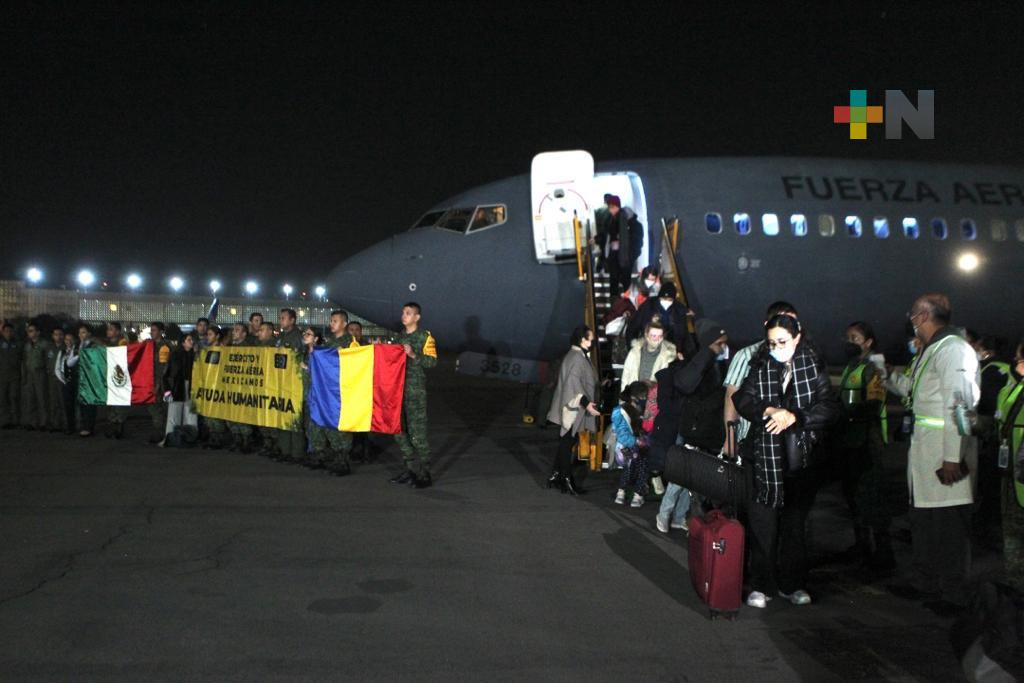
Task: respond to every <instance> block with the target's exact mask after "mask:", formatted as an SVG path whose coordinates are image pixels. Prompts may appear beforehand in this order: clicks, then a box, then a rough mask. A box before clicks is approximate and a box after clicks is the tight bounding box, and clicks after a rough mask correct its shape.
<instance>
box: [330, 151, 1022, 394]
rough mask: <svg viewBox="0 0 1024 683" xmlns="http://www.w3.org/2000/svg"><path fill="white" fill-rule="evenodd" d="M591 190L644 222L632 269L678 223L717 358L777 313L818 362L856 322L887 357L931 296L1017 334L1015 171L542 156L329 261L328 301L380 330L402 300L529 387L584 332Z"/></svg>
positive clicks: (697, 304) (652, 258)
mask: <svg viewBox="0 0 1024 683" xmlns="http://www.w3.org/2000/svg"><path fill="white" fill-rule="evenodd" d="M605 193H611V194H615V195H618V196H619V197H620V198H621V200H622V205H623V206H629V207H631V208H632V209H633V210H634V211H635V212H636V213H637V215H638V218H639V220H640V222H641V223H642V224H643V225H644V226H645V230H646V233H647V234H646V239H645V240H644V252H643V254H642V255H641V257H640V259H638V262H637V263H636V264H635V265H636V268H637V269H639V268H640V267H641V266H644V265H647V264H649V263H655V262H657V261H658V255H659V254H660V253H661V247H662V238H663V232H662V228H661V225H662V221H663V219H671V218H678V220H679V225H680V231H679V237H678V241H677V244H676V249H675V251H674V253H675V258H676V261H677V264H678V265H677V267H678V270H679V272H680V276H681V280H682V284H683V287H684V290H685V292H686V294H687V297H688V303H689V305H690V307H691V308H692V309H693V310H694V311H695V312H696V314H697V315H698V316H704V317H709V318H713V319H715V320H717V321H718V322H720V323H721V324H722V325H723V326H724V327H725V328H726V330H727V331H728V332H729V334H730V337H731V339H732V340H733V342H734V345H735V343H736V342H739V341H741V340H753V339H755V338H757V337H759V335H760V333H761V330H760V324H761V321H762V319H763V315H764V309H765V307H766V306H767V305H768V304H769V303H770V302H772V301H775V300H778V299H785V300H787V301H791V302H793V303H794V304H795V305H796V306H797V308H798V309H799V310H800V314H801V319H802V321H803V322H804V324H805V326H806V329H807V330H808V331H809V334H810V335H812V336H813V338H814V339H815V342H816V344H817V345H818V346H819V347H820V348H822V349H823V350H824V351H825V353H826V354H827V355H828V356H829V359H830V360H831V361H833V362H839V361H841V359H842V343H843V340H844V334H845V328H846V326H847V325H848V324H849V323H850V322H852V321H855V320H866V321H868V322H870V323H871V324H872V325H873V326H874V328H875V330H876V333H877V334H878V336H879V338H880V342H881V347H882V349H883V350H886V351H888V352H889V353H890V354H894V355H898V351H899V350H901V349H903V348H904V347H905V344H906V341H907V331H906V312H907V310H908V309H909V308H910V306H911V303H912V302H913V300H914V299H915V297H917V296H918V295H919V294H922V293H925V292H932V291H939V292H945V293H947V294H948V295H949V296H950V298H951V300H952V303H953V319H954V323H955V324H959V325H964V326H968V327H973V328H976V329H978V330H981V331H984V332H989V333H993V334H1000V335H1003V336H1005V337H1007V338H1008V339H1010V340H1015V339H1019V338H1020V335H1021V334H1022V333H1024V321H1022V311H1024V308H1022V306H1021V305H1020V302H1021V301H1024V277H1021V272H1022V271H1021V266H1022V264H1024V169H1022V168H1015V167H998V166H980V165H959V164H955V165H954V164H936V163H915V162H902V161H855V160H849V159H813V158H785V157H764V158H695V159H641V160H635V161H614V162H607V163H602V164H600V165H599V166H598V167H596V168H595V165H594V160H593V158H592V157H591V155H590V154H589V153H587V152H585V151H579V150H577V151H566V152H548V153H544V154H540V155H538V156H536V157H535V158H534V160H533V165H532V169H531V173H530V174H528V175H527V174H523V175H518V176H514V177H511V178H506V179H504V180H499V181H497V182H493V183H489V184H486V185H482V186H480V187H476V188H473V189H471V190H468V191H466V192H464V193H463V194H460V195H458V196H455V197H452V198H451V199H448V200H446V201H444V202H441V203H439V204H437V205H436V206H434V207H433V208H431V209H430V210H429V211H427V212H426V213H425V214H424V215H423V216H422V217H421V218H420V219H419V220H418V221H416V223H415V224H414V225H413V226H412V227H411V229H409V230H407V231H405V232H401V233H398V234H396V235H394V236H392V237H390V238H388V239H387V240H384V241H382V242H380V243H378V244H376V245H374V246H372V247H370V248H368V249H366V250H364V251H362V252H360V253H358V254H356V255H354V256H352V257H351V258H348V259H346V260H345V261H344V262H342V263H341V264H339V265H338V266H337V267H336V268H335V269H334V271H333V272H332V274H331V276H330V279H329V284H330V286H331V290H332V291H333V292H337V293H338V295H339V298H340V300H341V301H342V303H343V304H344V305H345V306H348V307H350V308H351V309H352V310H353V311H354V312H355V313H357V314H358V315H361V316H363V317H365V318H367V319H369V320H374V321H381V322H383V321H390V320H393V319H395V318H396V317H397V313H398V310H399V309H400V307H401V305H402V304H403V303H404V302H406V301H410V300H415V301H417V302H419V303H420V304H421V306H422V307H423V321H424V324H425V325H426V327H427V328H429V329H430V330H431V332H432V333H433V334H434V336H435V338H436V339H437V341H438V344H439V346H440V347H441V348H447V349H451V350H456V351H468V352H474V353H479V354H486V355H487V356H488V357H490V358H491V359H492V362H491V363H490V364H488V367H487V368H485V370H486V371H487V373H489V374H492V375H494V376H499V377H502V376H504V377H506V378H508V379H519V380H520V381H529V380H528V379H527V380H523V379H522V377H523V376H524V375H532V370H530V371H528V369H530V368H533V365H534V364H535V362H536V361H538V360H540V361H544V360H550V359H552V358H554V357H556V356H559V355H561V354H562V353H564V352H565V350H566V348H567V345H568V338H569V334H570V332H571V330H572V328H573V327H575V326H576V325H578V324H580V323H581V322H582V321H583V316H584V301H585V298H584V297H585V291H586V288H585V286H584V284H583V283H581V282H580V280H579V278H578V269H577V261H576V246H575V236H574V232H573V221H572V217H573V216H574V215H576V216H578V217H579V218H580V220H581V221H582V222H583V224H584V225H586V224H587V223H588V222H590V223H591V224H592V222H593V218H594V210H595V208H597V207H600V206H601V205H602V203H603V200H602V197H603V195H604V194H605ZM897 360H898V359H897ZM517 368H518V369H519V372H518V373H516V370H517ZM487 373H485V374H487Z"/></svg>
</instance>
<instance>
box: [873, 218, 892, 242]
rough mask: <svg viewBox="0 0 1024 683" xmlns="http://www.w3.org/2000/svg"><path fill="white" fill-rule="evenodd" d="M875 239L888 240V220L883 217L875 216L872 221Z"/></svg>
mask: <svg viewBox="0 0 1024 683" xmlns="http://www.w3.org/2000/svg"><path fill="white" fill-rule="evenodd" d="M874 227H875V237H877V238H878V239H880V240H884V239H888V238H889V219H888V218H886V217H885V216H875V220H874Z"/></svg>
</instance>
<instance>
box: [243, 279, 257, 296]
mask: <svg viewBox="0 0 1024 683" xmlns="http://www.w3.org/2000/svg"><path fill="white" fill-rule="evenodd" d="M258 291H260V286H259V285H258V284H256V283H255V282H253V281H252V280H249V281H248V282H246V283H245V293H246V294H250V295H251V294H255V293H256V292H258Z"/></svg>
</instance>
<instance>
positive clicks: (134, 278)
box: [125, 273, 142, 289]
mask: <svg viewBox="0 0 1024 683" xmlns="http://www.w3.org/2000/svg"><path fill="white" fill-rule="evenodd" d="M125 282H126V283H128V286H129V287H131V288H132V289H138V288H139V287H141V286H142V276H141V275H139V274H138V273H132V274H131V275H129V276H128V277H127V278H125Z"/></svg>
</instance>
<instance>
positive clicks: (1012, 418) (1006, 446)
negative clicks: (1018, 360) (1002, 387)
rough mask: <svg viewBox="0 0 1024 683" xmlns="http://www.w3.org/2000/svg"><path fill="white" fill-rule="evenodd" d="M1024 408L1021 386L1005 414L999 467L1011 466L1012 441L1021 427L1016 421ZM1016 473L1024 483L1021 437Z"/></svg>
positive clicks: (1023, 446) (1023, 443) (1023, 454)
mask: <svg viewBox="0 0 1024 683" xmlns="http://www.w3.org/2000/svg"><path fill="white" fill-rule="evenodd" d="M1022 409H1024V391H1022V390H1021V389H1020V388H1018V389H1017V398H1016V399H1015V400H1014V402H1013V405H1012V407H1011V408H1010V410H1009V411H1008V412H1007V414H1006V416H1005V422H1004V423H1003V424H1004V427H1003V433H1002V435H1001V436H1002V437H1003V438H1002V441H1001V442H1000V444H999V460H998V466H999V469H1001V470H1005V469H1007V468H1009V466H1010V443H1011V440H1012V439H1011V437H1012V435H1013V430H1014V429H1021V427H1018V426H1017V425H1016V424H1015V423H1016V422H1017V416H1018V415H1020V411H1021V410H1022ZM1014 474H1015V475H1016V479H1017V481H1019V482H1021V483H1022V484H1024V439H1021V444H1020V448H1019V449H1017V462H1016V463H1015V464H1014Z"/></svg>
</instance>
